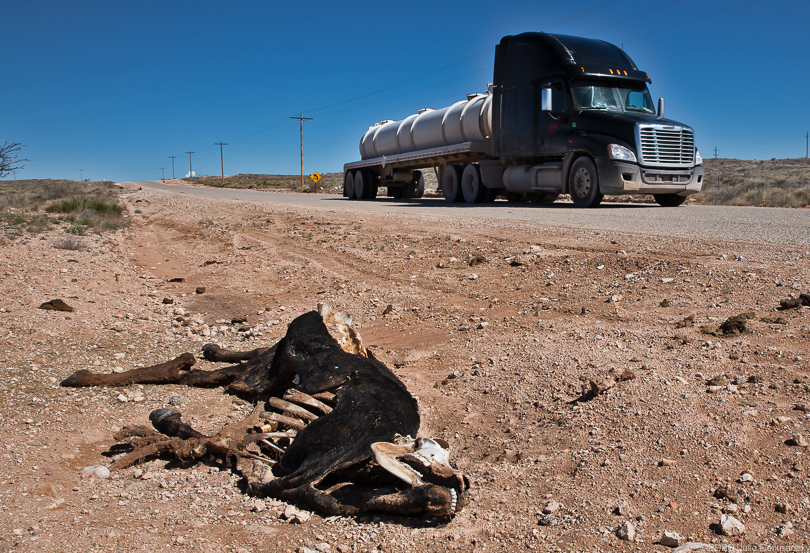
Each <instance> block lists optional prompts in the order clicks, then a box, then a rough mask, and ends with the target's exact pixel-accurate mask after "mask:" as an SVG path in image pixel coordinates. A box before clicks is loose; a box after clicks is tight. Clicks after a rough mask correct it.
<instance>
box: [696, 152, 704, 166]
mask: <svg viewBox="0 0 810 553" xmlns="http://www.w3.org/2000/svg"><path fill="white" fill-rule="evenodd" d="M695 165H703V156H702V155H700V150H698V149H697V148H695Z"/></svg>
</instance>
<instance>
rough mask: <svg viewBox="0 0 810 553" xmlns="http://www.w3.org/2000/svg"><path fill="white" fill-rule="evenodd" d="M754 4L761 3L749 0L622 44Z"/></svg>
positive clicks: (757, 0)
mask: <svg viewBox="0 0 810 553" xmlns="http://www.w3.org/2000/svg"><path fill="white" fill-rule="evenodd" d="M754 2H759V0H748V2H743V3H742V4H737V5H736V6H731V7H730V8H725V9H723V10H720V11H716V12H714V13H710V14H708V15H703V16H701V17H696V18H694V19H690V20H689V21H684V22H683V23H678V24H677V25H672V26H671V27H666V28H664V29H661V30H659V31H655V32H653V33H649V34H646V35H642V36H637V37H636V38H631V39H630V40H624V41H622V44H627V43H628V42H633V41H634V40H641V39H642V38H647V37H649V36H653V35H657V34H659V33H663V32H664V31H671V30H672V29H677V28H678V27H683V26H684V25H688V24H689V23H694V22H695V21H700V20H701V19H707V18H709V17H714V16H715V15H718V14H721V13H724V12H727V11H731V10H734V9H737V8H740V7H742V6H745V5H748V4H753V3H754Z"/></svg>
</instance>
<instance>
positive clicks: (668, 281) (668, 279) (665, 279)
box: [661, 277, 675, 284]
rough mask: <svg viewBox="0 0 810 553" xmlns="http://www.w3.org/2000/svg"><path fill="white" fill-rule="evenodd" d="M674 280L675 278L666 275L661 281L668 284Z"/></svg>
mask: <svg viewBox="0 0 810 553" xmlns="http://www.w3.org/2000/svg"><path fill="white" fill-rule="evenodd" d="M674 280H675V279H674V278H669V277H665V278H662V279H661V282H663V283H664V284H668V283H670V282H672V281H674Z"/></svg>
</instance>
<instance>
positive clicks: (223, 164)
mask: <svg viewBox="0 0 810 553" xmlns="http://www.w3.org/2000/svg"><path fill="white" fill-rule="evenodd" d="M227 145H228V143H227V142H222V141H221V140H220V141H219V142H214V146H219V162H220V163H221V164H222V186H225V156H224V154H223V153H222V147H223V146H227Z"/></svg>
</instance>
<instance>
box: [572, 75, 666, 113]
mask: <svg viewBox="0 0 810 553" xmlns="http://www.w3.org/2000/svg"><path fill="white" fill-rule="evenodd" d="M572 89H573V91H574V100H575V101H576V103H577V107H579V108H580V109H606V110H610V111H640V112H643V113H655V108H654V107H653V101H652V96H650V91H649V90H647V85H645V84H644V83H617V82H616V81H587V80H576V81H574V82H573V83H572Z"/></svg>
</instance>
